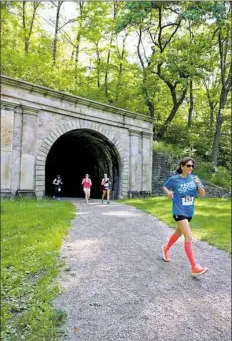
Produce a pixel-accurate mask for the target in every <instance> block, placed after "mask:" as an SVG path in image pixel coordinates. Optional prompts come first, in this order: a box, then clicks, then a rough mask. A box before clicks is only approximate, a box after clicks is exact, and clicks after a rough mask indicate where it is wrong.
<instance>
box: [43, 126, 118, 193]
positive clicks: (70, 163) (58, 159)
mask: <svg viewBox="0 0 232 341" xmlns="http://www.w3.org/2000/svg"><path fill="white" fill-rule="evenodd" d="M86 173H88V174H89V176H90V178H91V180H92V183H93V185H92V188H91V198H100V197H101V186H100V183H101V179H102V178H103V175H104V173H107V174H108V176H109V177H110V181H111V183H112V187H111V198H112V199H116V198H118V195H119V176H120V175H119V156H118V152H117V150H116V147H115V146H114V145H113V144H112V143H111V142H110V141H109V140H108V139H107V138H106V137H104V136H103V135H101V134H100V133H98V132H96V131H93V130H89V129H77V130H72V131H70V132H68V133H66V134H64V135H62V136H61V137H60V138H59V139H57V141H56V142H55V143H54V144H53V145H52V147H51V149H50V151H49V153H48V156H47V159H46V165H45V194H46V196H52V195H53V193H54V188H53V185H52V182H53V180H54V179H55V177H56V176H57V175H58V174H60V176H61V178H62V180H63V184H64V185H63V191H62V196H64V197H84V193H83V189H82V186H81V181H82V179H83V178H84V176H85V174H86Z"/></svg>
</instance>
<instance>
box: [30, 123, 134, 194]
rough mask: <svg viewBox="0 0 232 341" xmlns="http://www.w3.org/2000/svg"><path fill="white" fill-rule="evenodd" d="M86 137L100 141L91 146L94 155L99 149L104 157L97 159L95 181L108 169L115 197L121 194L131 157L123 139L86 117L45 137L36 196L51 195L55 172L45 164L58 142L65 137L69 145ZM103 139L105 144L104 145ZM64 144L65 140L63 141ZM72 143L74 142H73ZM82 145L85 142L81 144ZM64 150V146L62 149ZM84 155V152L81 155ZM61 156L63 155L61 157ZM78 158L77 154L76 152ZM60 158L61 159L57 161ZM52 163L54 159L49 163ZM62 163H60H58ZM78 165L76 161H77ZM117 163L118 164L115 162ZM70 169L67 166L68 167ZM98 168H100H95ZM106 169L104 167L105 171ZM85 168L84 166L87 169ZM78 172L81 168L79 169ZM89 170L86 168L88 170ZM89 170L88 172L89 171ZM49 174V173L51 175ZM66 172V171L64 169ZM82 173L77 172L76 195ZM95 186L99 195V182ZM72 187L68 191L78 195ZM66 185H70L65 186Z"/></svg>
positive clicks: (61, 126) (65, 125) (92, 140)
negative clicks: (121, 141) (123, 144)
mask: <svg viewBox="0 0 232 341" xmlns="http://www.w3.org/2000/svg"><path fill="white" fill-rule="evenodd" d="M81 138H82V140H85V141H84V142H86V141H88V143H90V144H91V142H92V143H93V144H98V146H97V145H92V148H93V151H94V154H95V155H96V153H97V150H98V149H100V153H101V152H102V153H103V156H102V157H103V159H102V158H101V157H99V156H98V158H97V159H96V160H95V166H96V163H99V164H98V165H97V166H96V167H95V170H94V172H93V173H94V174H93V177H94V179H95V181H97V182H99V181H100V176H102V175H101V174H102V173H104V172H108V173H109V175H110V177H111V178H112V180H113V195H114V197H115V198H118V197H120V196H121V194H120V193H121V188H122V187H123V179H124V178H125V176H126V178H127V174H125V169H126V170H127V169H128V159H127V158H126V157H125V152H124V150H123V147H122V145H121V143H120V141H118V140H117V138H116V137H115V136H114V133H113V132H112V131H111V129H105V128H103V127H102V126H101V125H100V124H98V123H93V122H89V121H85V120H72V121H69V122H67V123H64V124H60V125H59V126H57V127H56V128H55V129H54V130H52V131H51V132H50V133H49V134H48V136H47V137H46V138H45V140H44V141H43V143H42V144H41V147H40V149H39V152H38V155H37V159H36V196H37V197H41V196H44V194H45V193H46V192H47V193H46V194H49V185H48V181H50V182H51V177H52V176H54V174H52V172H50V174H49V172H48V170H46V163H48V161H49V160H48V158H49V156H50V157H51V152H52V150H53V149H55V148H58V147H57V146H58V145H61V142H62V140H63V141H64V140H65V139H66V143H68V142H67V140H68V139H69V145H70V146H71V145H72V144H73V141H75V140H76V141H77V140H78V139H79V140H80V139H81ZM101 142H102V144H101ZM63 143H64V142H63ZM70 143H71V144H70ZM82 147H83V143H82ZM59 150H61V149H59ZM81 155H83V154H81ZM61 157H62V156H61ZM73 157H75V155H73ZM104 158H106V159H107V162H104ZM58 161H59V160H58ZM50 164H52V162H50ZM57 164H59V162H57ZM74 164H75V165H76V163H74ZM116 164H117V165H116ZM66 168H67V167H66ZM96 168H97V169H96ZM104 168H105V170H104ZM84 169H85V168H84V167H82V168H81V170H82V171H84ZM77 171H78V168H77ZM86 171H87V169H86ZM57 172H58V173H60V169H59V167H58V168H57ZM88 172H89V171H88ZM61 173H62V172H61ZM48 174H49V175H48ZM65 174H66V175H67V172H65ZM46 176H47V177H49V180H47V186H46ZM82 176H83V172H82ZM78 177H79V178H80V173H78V172H77V179H76V181H77V182H78V183H76V182H75V185H74V188H73V190H74V191H76V193H77V195H78V194H79V193H80V190H78V188H80V187H78V186H79V180H80V179H79V178H78ZM67 179H68V181H67V182H66V183H67V184H69V181H70V177H67ZM95 186H96V187H93V196H98V197H99V188H100V185H99V183H98V184H95ZM69 187H70V188H69V190H67V191H66V193H67V194H68V195H69V196H75V195H74V191H71V186H69ZM66 188H67V187H66Z"/></svg>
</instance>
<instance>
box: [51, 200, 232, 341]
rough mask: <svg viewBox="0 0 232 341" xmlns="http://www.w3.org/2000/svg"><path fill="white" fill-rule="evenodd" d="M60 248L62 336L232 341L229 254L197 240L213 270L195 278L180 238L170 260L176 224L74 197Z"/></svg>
mask: <svg viewBox="0 0 232 341" xmlns="http://www.w3.org/2000/svg"><path fill="white" fill-rule="evenodd" d="M76 203H77V207H78V212H77V219H76V220H75V221H74V223H73V226H72V228H71V231H70V233H69V235H68V236H67V238H66V240H65V242H64V244H63V246H62V249H61V257H63V258H64V260H65V263H66V271H63V273H62V275H61V278H60V284H61V287H62V288H63V292H62V293H61V294H60V296H59V297H58V298H57V299H56V301H55V306H56V307H57V308H61V309H63V310H65V311H66V312H67V315H68V321H67V325H66V326H65V328H66V336H64V337H63V338H62V340H63V341H74V340H81V341H103V340H107V341H122V340H126V341H161V340H162V341H176V340H178V341H192V340H198V341H219V340H220V341H227V340H228V341H229V340H230V339H231V263H230V258H229V256H228V255H227V254H226V253H225V252H223V251H220V250H218V249H216V248H214V247H212V246H209V245H208V244H207V243H204V242H200V241H196V242H195V243H194V249H195V254H196V258H197V261H198V262H199V263H200V264H202V265H205V266H208V267H209V271H208V273H206V274H204V275H202V277H199V278H193V277H192V276H191V275H190V272H189V265H188V261H187V259H186V257H185V253H184V250H183V240H182V239H181V240H180V241H179V242H178V243H177V244H176V245H175V246H174V247H173V249H172V261H171V262H170V263H165V262H164V261H163V260H162V258H161V253H160V247H161V245H162V244H163V243H164V242H165V241H166V240H167V238H168V236H169V235H170V234H171V233H172V231H173V230H172V229H170V228H168V227H167V226H166V225H164V224H163V223H161V222H160V221H158V220H157V219H155V218H153V217H151V216H150V215H148V214H145V213H143V212H141V211H139V210H137V209H135V208H133V207H129V206H126V205H123V204H118V203H115V204H113V203H111V204H110V205H106V204H104V205H102V204H101V203H100V202H99V201H96V200H95V201H91V202H90V204H89V205H86V204H84V202H83V201H82V200H81V201H80V200H79V201H77V202H76Z"/></svg>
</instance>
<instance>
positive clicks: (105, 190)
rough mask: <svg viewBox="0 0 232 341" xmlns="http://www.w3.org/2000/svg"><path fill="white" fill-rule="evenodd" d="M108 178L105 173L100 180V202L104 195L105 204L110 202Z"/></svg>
mask: <svg viewBox="0 0 232 341" xmlns="http://www.w3.org/2000/svg"><path fill="white" fill-rule="evenodd" d="M110 185H111V183H110V179H109V178H108V176H107V174H104V178H103V179H102V181H101V186H102V203H104V198H105V195H106V199H107V204H109V203H110Z"/></svg>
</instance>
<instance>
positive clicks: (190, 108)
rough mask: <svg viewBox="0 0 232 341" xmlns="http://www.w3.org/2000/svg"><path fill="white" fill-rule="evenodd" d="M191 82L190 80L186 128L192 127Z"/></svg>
mask: <svg viewBox="0 0 232 341" xmlns="http://www.w3.org/2000/svg"><path fill="white" fill-rule="evenodd" d="M193 106H194V103H193V81H192V79H190V83H189V111H188V128H190V127H191V125H192V119H193Z"/></svg>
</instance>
